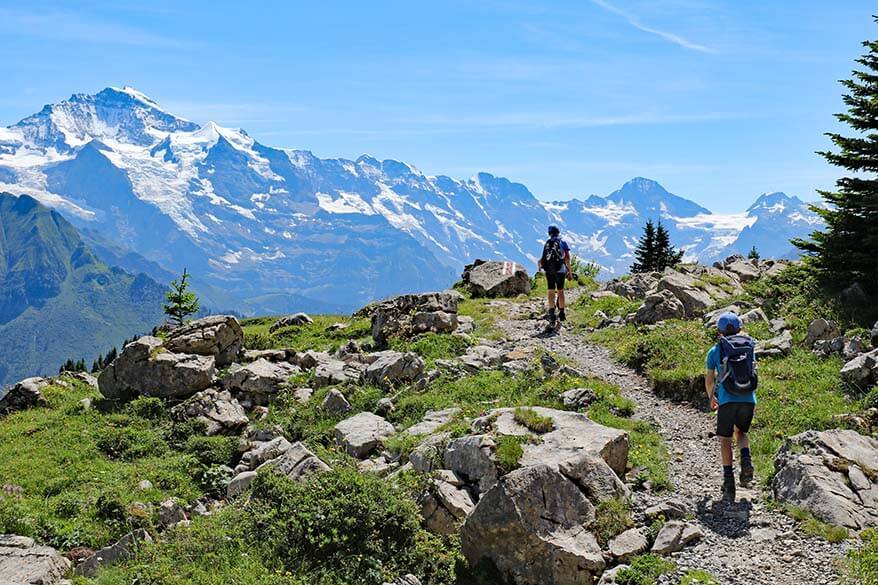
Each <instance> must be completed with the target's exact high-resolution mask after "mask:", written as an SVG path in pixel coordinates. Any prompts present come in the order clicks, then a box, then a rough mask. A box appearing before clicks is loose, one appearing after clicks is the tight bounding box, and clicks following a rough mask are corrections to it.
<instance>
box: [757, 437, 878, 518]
mask: <svg viewBox="0 0 878 585" xmlns="http://www.w3.org/2000/svg"><path fill="white" fill-rule="evenodd" d="M774 466H775V471H776V473H775V477H774V480H773V481H772V489H773V490H774V495H775V498H777V500H778V501H780V502H789V503H791V504H794V505H796V506H799V507H802V508H805V509H806V510H808V511H810V512H811V513H812V514H814V516H816V517H817V518H818V519H820V520H823V521H824V522H828V523H830V524H835V525H838V526H844V527H847V528H852V529H856V530H859V529H862V528H866V527H869V526H875V525H876V524H878V484H875V483H873V482H872V480H871V479H869V477H872V478H874V477H875V473H876V472H878V440H875V439H873V438H871V437H866V436H863V435H860V434H859V433H857V432H856V431H852V430H842V429H833V430H828V431H813V430H811V431H805V432H804V433H800V434H798V435H795V436H793V437H790V438H789V439H787V441H786V442H785V443H784V445H783V447H781V449H780V450H779V451H778V453H777V457H776V458H775V462H774Z"/></svg>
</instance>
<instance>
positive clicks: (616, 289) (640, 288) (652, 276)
mask: <svg viewBox="0 0 878 585" xmlns="http://www.w3.org/2000/svg"><path fill="white" fill-rule="evenodd" d="M660 277H661V273H658V272H656V273H638V274H632V275H631V276H629V277H626V278H616V279H613V280H611V281H609V282H608V283H607V284H606V285H604V290H607V291H610V292H612V293H615V294H617V295H619V296H622V297H628V298H629V299H645V298H646V296H647V295H648V294H649V293H650V292H651V291H654V290H655V288H656V284H657V283H658V279H659V278H660Z"/></svg>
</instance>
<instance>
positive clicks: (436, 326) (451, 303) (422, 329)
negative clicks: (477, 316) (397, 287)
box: [364, 291, 460, 346]
mask: <svg viewBox="0 0 878 585" xmlns="http://www.w3.org/2000/svg"><path fill="white" fill-rule="evenodd" d="M459 298H460V293H457V292H452V291H447V292H439V293H423V294H412V295H399V296H396V297H392V298H389V299H387V300H384V301H381V302H379V303H376V304H374V305H370V306H369V307H367V309H368V312H369V314H370V315H371V317H372V338H373V339H374V340H375V342H376V343H377V344H378V345H379V346H385V345H386V344H387V340H388V339H390V338H391V337H411V336H412V335H417V334H419V333H428V332H433V333H452V332H453V331H454V330H456V329H457V325H458V322H457V302H458V300H459ZM364 310H366V309H364Z"/></svg>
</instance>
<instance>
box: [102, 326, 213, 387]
mask: <svg viewBox="0 0 878 585" xmlns="http://www.w3.org/2000/svg"><path fill="white" fill-rule="evenodd" d="M215 371H216V369H215V360H214V357H213V356H202V355H195V354H184V353H172V352H170V351H168V350H167V349H166V348H165V347H164V345H163V343H162V340H161V339H158V338H157V337H151V336H148V335H147V336H144V337H141V338H140V339H138V340H136V341H132V342H131V343H129V344H128V345H126V346H125V348H124V349H123V350H122V353H121V354H120V355H119V357H117V358H116V359H115V360H113V362H112V363H111V364H110V365H109V366H107V367H106V368H104V370H103V371H102V372H101V374H100V377H99V378H98V386H99V387H100V391H101V394H103V395H104V396H105V397H107V398H110V399H117V400H129V399H132V398H134V397H136V396H141V395H142V396H159V397H162V398H186V397H188V396H191V395H192V394H195V393H196V392H199V391H201V390H204V389H205V388H207V387H209V386H210V385H212V384H213V381H214V373H215Z"/></svg>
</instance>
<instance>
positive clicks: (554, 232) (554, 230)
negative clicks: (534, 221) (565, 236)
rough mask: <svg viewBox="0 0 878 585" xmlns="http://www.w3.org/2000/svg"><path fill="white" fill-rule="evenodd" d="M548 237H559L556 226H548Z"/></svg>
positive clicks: (559, 232)
mask: <svg viewBox="0 0 878 585" xmlns="http://www.w3.org/2000/svg"><path fill="white" fill-rule="evenodd" d="M549 235H550V236H559V235H561V230H560V229H558V226H556V225H550V226H549Z"/></svg>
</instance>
